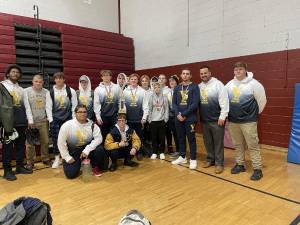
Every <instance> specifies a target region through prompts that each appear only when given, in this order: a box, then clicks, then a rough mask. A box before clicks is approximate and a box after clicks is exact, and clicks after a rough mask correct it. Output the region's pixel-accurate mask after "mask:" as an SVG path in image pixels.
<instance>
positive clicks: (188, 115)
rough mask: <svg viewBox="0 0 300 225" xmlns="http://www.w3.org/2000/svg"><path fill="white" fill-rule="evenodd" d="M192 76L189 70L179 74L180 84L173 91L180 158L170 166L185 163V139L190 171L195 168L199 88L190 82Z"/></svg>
mask: <svg viewBox="0 0 300 225" xmlns="http://www.w3.org/2000/svg"><path fill="white" fill-rule="evenodd" d="M191 78H192V74H191V71H190V70H189V69H184V70H182V72H181V79H182V83H181V84H180V85H178V86H177V87H176V88H175V89H174V94H173V108H174V112H175V116H176V119H175V127H176V131H177V136H178V142H179V151H180V156H179V157H178V158H177V159H176V160H174V161H172V164H174V165H176V164H182V163H187V160H186V138H187V139H188V143H189V146H190V166H189V167H190V169H191V170H194V169H196V168H197V160H196V157H197V145H196V136H195V125H196V122H197V110H198V106H199V98H200V95H199V87H198V85H197V84H195V83H193V82H192V81H191Z"/></svg>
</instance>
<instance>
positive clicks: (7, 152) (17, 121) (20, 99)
mask: <svg viewBox="0 0 300 225" xmlns="http://www.w3.org/2000/svg"><path fill="white" fill-rule="evenodd" d="M21 77H22V70H21V68H20V67H19V66H18V65H10V66H8V67H7V69H6V72H5V78H6V79H5V80H4V81H2V82H1V84H2V85H3V86H4V87H5V88H6V89H7V91H8V92H9V93H10V95H11V96H12V100H13V112H14V118H13V119H14V128H15V130H16V131H17V133H18V137H17V138H16V139H14V140H13V141H7V142H6V141H5V142H4V143H3V149H2V151H3V152H2V163H3V169H4V175H3V178H4V179H6V180H8V181H13V180H16V179H17V177H16V175H15V174H30V173H32V170H31V169H30V168H25V167H24V156H25V141H26V136H25V130H26V128H27V127H28V121H27V115H26V108H28V107H29V106H28V102H27V101H26V99H25V97H24V89H23V88H22V87H20V86H19V84H18V81H19V80H20V79H21ZM13 149H15V151H16V172H15V173H14V172H13V171H12V168H11V157H12V152H13Z"/></svg>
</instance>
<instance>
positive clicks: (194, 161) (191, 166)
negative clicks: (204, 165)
mask: <svg viewBox="0 0 300 225" xmlns="http://www.w3.org/2000/svg"><path fill="white" fill-rule="evenodd" d="M190 169H191V170H195V169H197V160H190Z"/></svg>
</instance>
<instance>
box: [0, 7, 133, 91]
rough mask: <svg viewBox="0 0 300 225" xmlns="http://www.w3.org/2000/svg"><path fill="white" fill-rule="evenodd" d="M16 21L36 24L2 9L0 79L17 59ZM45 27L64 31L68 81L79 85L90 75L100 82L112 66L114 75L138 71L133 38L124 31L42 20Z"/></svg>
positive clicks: (0, 21) (65, 69)
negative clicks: (103, 71) (117, 31)
mask: <svg viewBox="0 0 300 225" xmlns="http://www.w3.org/2000/svg"><path fill="white" fill-rule="evenodd" d="M14 23H21V24H27V25H34V24H35V20H34V19H33V18H29V17H23V16H15V15H9V14H4V13H0V79H2V78H3V75H4V71H5V68H6V66H7V65H8V64H10V63H15V62H16V56H15V38H14ZM40 23H41V24H42V26H43V27H47V28H54V29H57V30H59V31H60V32H61V40H62V49H63V65H64V72H65V75H66V81H67V83H68V84H69V85H70V86H72V87H73V88H76V89H77V88H78V78H79V76H80V75H82V74H86V75H88V76H89V77H90V78H91V80H92V84H93V87H95V86H97V85H98V84H99V81H100V78H99V71H100V70H101V69H110V70H112V71H113V73H114V76H116V74H117V73H119V72H125V73H126V74H130V73H131V72H133V71H134V48H133V40H132V39H131V38H127V37H124V36H123V35H120V34H116V33H111V32H106V31H101V30H95V29H90V28H84V27H79V26H74V25H68V24H62V23H57V22H51V21H45V20H40Z"/></svg>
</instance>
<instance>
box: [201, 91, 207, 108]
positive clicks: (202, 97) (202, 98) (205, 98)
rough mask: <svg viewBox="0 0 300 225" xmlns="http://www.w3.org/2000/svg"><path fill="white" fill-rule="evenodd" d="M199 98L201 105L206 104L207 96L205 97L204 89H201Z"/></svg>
mask: <svg viewBox="0 0 300 225" xmlns="http://www.w3.org/2000/svg"><path fill="white" fill-rule="evenodd" d="M200 94H201V95H200V98H201V104H205V105H207V104H208V95H207V90H206V89H205V88H203V89H201V91H200Z"/></svg>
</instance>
